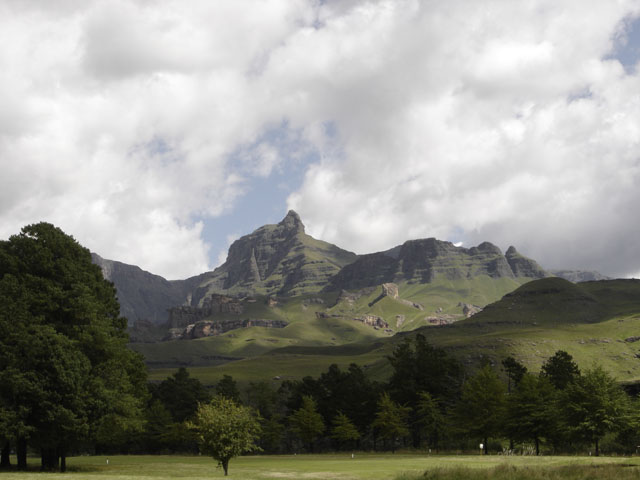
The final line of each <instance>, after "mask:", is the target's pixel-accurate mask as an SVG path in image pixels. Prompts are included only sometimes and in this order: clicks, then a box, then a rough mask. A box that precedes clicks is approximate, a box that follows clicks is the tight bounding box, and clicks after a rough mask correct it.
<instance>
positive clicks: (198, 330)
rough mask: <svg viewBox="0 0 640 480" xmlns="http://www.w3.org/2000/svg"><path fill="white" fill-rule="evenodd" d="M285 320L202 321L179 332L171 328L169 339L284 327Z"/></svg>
mask: <svg viewBox="0 0 640 480" xmlns="http://www.w3.org/2000/svg"><path fill="white" fill-rule="evenodd" d="M286 326H287V322H285V321H282V320H264V319H260V318H257V319H256V318H254V319H244V320H240V319H238V320H226V321H202V322H197V323H192V324H189V325H187V326H186V327H185V328H184V330H182V331H181V332H180V333H178V332H176V331H175V330H172V331H171V333H170V335H169V338H168V339H171V340H178V339H180V340H192V339H195V338H204V337H215V336H218V335H222V334H223V333H226V332H229V331H231V330H237V329H239V328H249V327H264V328H284V327H286Z"/></svg>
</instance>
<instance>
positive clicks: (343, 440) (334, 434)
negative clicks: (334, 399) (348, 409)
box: [331, 412, 360, 445]
mask: <svg viewBox="0 0 640 480" xmlns="http://www.w3.org/2000/svg"><path fill="white" fill-rule="evenodd" d="M331 438H333V439H334V440H336V441H337V442H338V443H339V444H341V445H346V444H348V443H350V442H355V441H356V440H358V439H359V438H360V432H358V429H357V428H356V427H355V425H354V424H353V423H351V420H349V417H347V416H346V415H345V414H344V413H342V412H340V413H338V415H336V416H335V418H334V419H333V427H332V428H331Z"/></svg>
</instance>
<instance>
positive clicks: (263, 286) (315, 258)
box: [191, 210, 357, 305]
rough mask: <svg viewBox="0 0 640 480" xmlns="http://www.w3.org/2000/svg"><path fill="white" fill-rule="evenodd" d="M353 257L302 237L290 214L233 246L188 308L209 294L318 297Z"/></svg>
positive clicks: (295, 217)
mask: <svg viewBox="0 0 640 480" xmlns="http://www.w3.org/2000/svg"><path fill="white" fill-rule="evenodd" d="M356 258H357V257H356V255H355V254H354V253H352V252H348V251H346V250H343V249H341V248H338V247H336V246H335V245H332V244H330V243H327V242H323V241H320V240H316V239H314V238H313V237H310V236H309V235H307V234H306V233H305V231H304V225H303V224H302V222H301V220H300V217H299V216H298V214H297V213H296V212H294V211H293V210H291V211H289V213H287V216H286V217H285V218H284V219H283V220H282V221H281V222H280V223H278V224H277V225H265V226H263V227H260V228H259V229H257V230H256V231H254V232H253V233H251V234H249V235H245V236H244V237H242V238H240V239H238V240H236V241H235V242H234V243H233V244H232V245H231V247H230V248H229V254H228V256H227V261H226V262H225V263H224V264H223V265H221V266H220V267H218V268H216V269H215V270H214V271H213V272H210V273H208V274H205V278H204V279H203V281H202V282H201V283H200V284H199V285H198V287H197V288H196V289H195V290H194V292H193V296H192V299H191V304H192V305H202V301H203V299H204V298H205V297H207V296H208V295H210V294H211V293H214V292H215V293H223V294H233V295H254V294H261V295H285V296H286V295H289V296H291V295H299V294H302V293H312V292H319V291H320V290H322V288H323V287H324V286H325V285H326V283H327V281H328V279H329V278H331V277H332V276H333V275H335V274H336V273H338V271H340V269H341V268H342V267H344V266H345V265H347V264H349V263H351V262H353V261H354V260H355V259H356Z"/></svg>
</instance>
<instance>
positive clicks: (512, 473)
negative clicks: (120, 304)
mask: <svg viewBox="0 0 640 480" xmlns="http://www.w3.org/2000/svg"><path fill="white" fill-rule="evenodd" d="M107 458H109V464H108V465H107ZM30 461H31V462H33V463H32V464H31V463H30V465H31V466H32V467H33V468H34V469H36V468H37V461H36V459H30ZM67 465H68V469H69V472H68V473H66V474H59V473H52V474H42V473H39V472H36V471H35V470H34V471H33V472H26V473H19V472H6V473H2V474H0V479H2V480H31V479H38V480H45V479H48V478H51V479H59V480H66V479H75V480H77V479H79V478H82V479H110V478H112V479H118V480H134V479H140V480H151V479H169V478H191V479H209V478H224V475H223V472H222V469H220V468H216V463H215V462H214V461H213V460H212V459H211V458H208V457H187V456H115V457H113V456H111V457H104V456H95V457H73V458H69V459H68V461H67ZM425 472H427V473H426V475H425ZM639 477H640V458H638V457H634V458H625V457H600V458H595V457H538V458H536V457H502V456H489V457H481V456H479V455H449V456H439V455H429V456H428V455H419V454H410V455H402V454H395V455H392V454H386V455H385V454H362V453H356V455H355V458H353V459H352V458H351V454H347V453H344V454H333V455H295V456H294V455H281V456H247V457H241V458H236V459H233V460H232V461H231V463H230V464H229V476H228V477H227V478H229V479H238V480H266V479H269V480H273V479H309V480H313V479H322V480H327V479H348V480H365V479H367V480H368V479H388V480H393V479H397V480H418V479H422V478H430V479H446V480H453V479H463V478H464V479H466V478H471V479H494V478H495V479H497V480H515V479H543V478H544V479H549V480H552V479H556V478H558V479H566V480H572V479H574V478H575V479H582V478H593V479H595V478H604V479H607V478H611V479H614V478H615V479H616V480H626V479H627V478H629V479H631V478H639Z"/></svg>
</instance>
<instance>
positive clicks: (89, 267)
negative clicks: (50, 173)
mask: <svg viewBox="0 0 640 480" xmlns="http://www.w3.org/2000/svg"><path fill="white" fill-rule="evenodd" d="M0 301H1V303H2V308H1V309H0V327H1V328H2V335H0V352H1V353H0V372H2V373H1V378H0V382H1V383H2V385H3V388H2V391H1V392H0V397H1V401H0V405H3V409H4V411H6V412H9V413H8V414H4V415H3V416H4V417H8V418H9V419H10V420H9V422H10V425H9V437H10V438H9V440H10V441H13V442H15V445H16V450H17V453H18V465H19V467H23V468H24V467H26V445H27V442H29V443H30V444H31V445H32V446H33V447H37V448H39V449H40V451H41V454H42V467H43V469H45V470H49V469H53V468H57V467H58V466H59V467H60V469H61V470H64V469H65V457H66V451H67V449H68V448H70V447H73V446H75V445H76V444H77V443H78V442H80V441H87V440H89V439H91V440H93V441H98V442H109V441H110V440H112V439H113V437H114V435H115V434H116V432H122V431H127V430H132V429H137V428H140V426H141V410H142V406H143V402H144V396H145V392H146V371H145V368H144V364H143V363H142V360H141V358H140V356H139V355H137V354H135V353H133V352H132V351H131V350H129V349H128V348H127V346H126V344H127V341H128V337H127V334H126V330H125V329H126V320H125V319H123V318H121V317H120V316H119V305H118V302H117V299H116V295H115V288H114V286H113V284H111V283H110V282H107V281H106V280H104V278H103V276H102V272H101V270H100V268H99V267H97V266H96V265H93V264H92V262H91V254H90V252H89V251H88V250H87V249H86V248H83V247H82V246H80V244H78V242H76V241H75V240H74V239H73V238H72V237H70V236H68V235H66V234H65V233H64V232H62V230H60V229H58V228H56V227H54V226H53V225H51V224H48V223H39V224H35V225H29V226H27V227H24V228H23V229H22V231H21V233H20V234H18V235H14V236H12V237H11V238H10V239H9V240H8V241H2V242H0Z"/></svg>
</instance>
